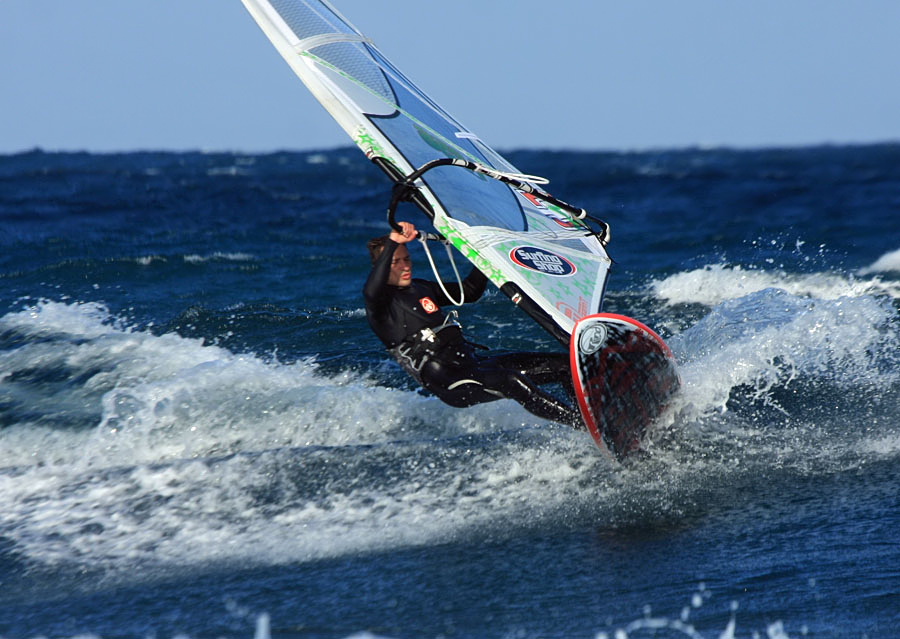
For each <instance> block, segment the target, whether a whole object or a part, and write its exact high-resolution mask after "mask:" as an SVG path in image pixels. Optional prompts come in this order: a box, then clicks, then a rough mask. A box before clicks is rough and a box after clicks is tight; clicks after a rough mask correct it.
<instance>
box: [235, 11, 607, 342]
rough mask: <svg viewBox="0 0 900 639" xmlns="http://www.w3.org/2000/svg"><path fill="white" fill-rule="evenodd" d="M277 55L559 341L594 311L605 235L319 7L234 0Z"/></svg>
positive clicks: (599, 297)
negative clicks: (516, 166)
mask: <svg viewBox="0 0 900 639" xmlns="http://www.w3.org/2000/svg"><path fill="white" fill-rule="evenodd" d="M242 2H243V3H244V5H245V6H246V8H247V9H248V11H249V12H250V14H251V15H252V16H253V18H254V19H255V20H256V22H257V23H258V24H259V26H260V27H261V28H262V30H263V31H264V32H265V34H266V35H267V36H268V38H269V40H271V41H272V43H273V44H274V45H275V47H276V48H277V49H278V51H279V52H280V53H281V55H282V57H284V59H285V60H286V61H287V63H288V64H289V65H290V67H291V68H292V69H293V70H294V72H295V73H296V74H297V76H299V78H300V79H301V80H302V81H303V83H304V84H305V85H306V86H307V87H308V88H309V90H310V91H311V92H312V94H313V95H314V96H315V97H316V98H317V99H318V100H319V102H321V104H322V105H323V106H324V107H325V108H326V109H327V110H328V111H329V113H331V115H332V116H333V117H334V119H335V120H336V121H337V122H338V123H339V124H340V125H341V127H343V129H344V130H345V131H346V132H347V134H348V135H349V136H350V138H351V139H352V140H353V141H354V142H355V143H356V144H357V145H358V146H359V148H360V149H361V150H362V151H363V152H364V153H365V154H366V156H367V157H368V158H369V159H371V160H373V161H374V162H375V163H376V164H377V165H378V166H379V167H380V168H381V169H382V170H384V171H385V172H386V173H387V174H388V176H389V177H390V178H391V179H392V180H394V182H395V183H397V184H399V185H400V187H401V188H400V189H399V190H395V194H396V195H397V197H395V201H394V202H393V204H394V205H395V204H396V200H398V199H400V198H401V197H405V198H408V199H411V200H412V201H413V202H414V203H415V204H417V205H418V206H419V208H420V209H421V210H422V211H423V212H425V213H426V214H427V215H428V217H429V218H430V219H431V221H432V224H433V226H434V228H435V229H436V230H437V231H438V233H440V234H441V235H442V236H443V237H444V238H446V239H447V240H448V241H449V242H450V243H451V244H452V245H453V246H454V247H455V248H456V249H458V250H459V251H460V252H461V253H462V254H463V255H464V256H465V257H466V258H467V259H468V260H470V261H471V262H472V263H473V264H474V265H475V266H477V267H478V268H479V269H480V270H481V271H482V272H483V273H484V274H485V275H487V277H488V278H489V279H490V280H491V281H492V282H493V283H494V284H495V285H496V286H497V287H499V288H500V289H501V290H502V291H503V292H504V293H506V295H508V296H509V297H510V299H511V300H512V301H513V302H514V303H515V304H517V305H518V306H519V307H520V308H522V309H523V310H524V311H525V312H527V313H528V314H529V315H530V316H531V317H533V318H534V319H535V320H536V321H537V322H538V323H539V324H540V325H541V326H543V327H544V328H545V329H546V330H548V331H549V332H550V333H551V334H552V335H554V336H555V337H556V338H557V339H558V340H559V341H560V342H561V343H563V344H566V345H567V344H568V343H569V340H570V336H571V333H572V330H573V328H574V326H575V323H576V322H577V321H578V320H579V319H580V318H582V317H584V316H586V315H590V314H592V313H597V312H598V311H600V307H601V305H602V301H603V293H604V289H605V286H606V281H607V277H608V274H609V266H610V259H609V256H608V255H607V253H606V250H605V248H604V242H605V240H606V239H607V237H608V236H607V233H608V228H607V227H605V225H603V224H602V223H601V228H600V230H599V231H598V230H596V229H594V228H592V227H591V226H590V225H589V224H588V223H586V222H585V220H584V219H583V218H579V216H580V215H583V214H584V212H583V211H581V210H580V209H577V208H575V207H571V206H569V205H567V204H566V203H565V202H562V201H560V200H558V199H555V198H553V197H552V196H550V195H549V193H547V192H546V191H545V190H543V189H542V188H541V186H540V183H539V181H538V180H536V179H535V178H533V177H532V176H527V175H522V174H520V173H519V172H518V170H517V169H516V168H515V167H514V166H512V165H511V164H510V163H509V162H508V161H507V160H505V159H504V158H503V157H502V156H501V155H500V154H498V153H497V152H495V151H494V150H493V149H491V148H490V147H489V146H488V145H487V144H485V143H484V142H483V141H482V140H481V139H480V138H479V137H478V136H477V135H475V134H474V133H473V132H472V131H470V130H469V129H467V128H465V127H464V126H463V125H462V124H460V123H459V122H457V121H456V120H455V119H454V118H453V117H452V116H450V115H449V114H448V113H447V112H446V111H444V110H443V109H442V108H441V107H440V106H438V104H437V103H436V102H435V101H434V100H432V99H431V98H429V97H428V96H427V95H425V93H423V92H422V91H421V90H420V89H419V88H418V87H416V85H415V84H413V83H412V82H411V81H410V80H409V79H408V78H406V77H405V76H404V75H403V74H402V73H401V72H400V71H399V70H397V68H396V67H394V65H392V64H391V63H390V62H389V61H388V60H387V59H386V58H385V57H384V56H383V55H382V54H381V52H380V51H379V50H378V49H377V48H376V46H375V45H374V44H373V43H372V42H371V41H370V40H369V39H367V38H366V37H365V36H364V35H363V34H362V33H360V32H359V31H358V30H357V29H356V28H355V27H353V26H352V25H351V24H350V23H349V22H348V21H347V20H346V19H344V18H343V16H341V14H340V13H339V12H338V11H337V9H335V8H334V7H333V6H332V5H331V4H330V3H328V2H324V1H318V0H242Z"/></svg>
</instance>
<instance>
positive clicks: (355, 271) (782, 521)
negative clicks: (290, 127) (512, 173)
mask: <svg viewBox="0 0 900 639" xmlns="http://www.w3.org/2000/svg"><path fill="white" fill-rule="evenodd" d="M508 155H509V157H510V158H511V160H512V161H513V162H514V163H515V164H516V165H517V166H518V167H519V168H520V169H522V170H524V171H527V172H528V173H533V174H541V175H545V176H546V177H548V178H550V179H551V184H550V187H551V191H552V192H553V193H554V194H555V195H557V196H558V197H561V198H563V199H564V200H567V201H570V202H573V203H578V204H581V205H583V206H585V207H587V208H588V209H589V210H591V211H592V212H593V213H595V214H596V215H598V216H600V217H603V218H604V219H606V220H607V221H608V222H609V223H610V224H611V226H612V233H613V235H612V238H613V239H612V243H611V244H610V252H611V255H612V256H613V258H614V259H615V268H614V271H613V274H612V277H611V279H610V285H609V292H608V296H607V300H606V308H605V310H607V311H610V312H616V313H623V314H626V315H630V316H633V317H635V318H637V319H640V320H641V321H643V322H645V323H647V324H649V325H650V326H652V327H653V328H655V329H656V330H657V331H658V332H660V333H661V334H662V335H663V336H664V338H665V339H666V340H667V341H668V343H669V345H670V346H671V347H672V349H673V351H674V353H675V355H676V358H677V360H678V363H679V367H680V371H681V375H682V379H683V382H684V390H683V393H682V395H681V396H680V397H679V399H678V402H677V405H676V406H675V407H674V409H673V412H672V414H671V415H669V416H668V417H667V418H666V419H665V421H664V422H663V423H660V424H659V425H657V427H656V428H655V430H654V432H653V433H652V437H651V440H650V442H649V449H650V451H651V453H652V455H651V456H650V458H649V459H646V460H642V461H640V462H638V463H633V464H627V465H624V466H623V465H618V464H616V463H614V462H612V461H610V460H609V459H608V458H606V457H604V456H603V455H602V454H600V451H599V450H598V449H597V448H596V447H595V446H594V444H593V443H592V441H591V439H590V436H589V435H587V434H584V433H581V432H574V431H572V430H569V429H567V428H566V427H564V426H561V425H558V424H550V423H546V422H543V421H541V420H539V419H536V418H534V417H533V416H531V415H529V414H528V413H526V412H525V411H523V410H522V409H521V408H520V407H519V406H518V405H517V404H514V403H512V402H507V401H502V402H496V403H493V404H488V405H482V406H478V407H474V408H470V409H462V410H461V409H454V408H450V407H448V406H445V405H443V404H441V403H440V402H438V401H437V400H435V399H434V398H433V397H429V396H427V395H424V394H422V393H421V392H419V391H418V390H417V389H416V388H415V386H414V385H413V384H412V383H411V382H410V381H409V380H408V379H406V378H405V377H404V375H403V373H402V372H401V371H400V370H399V368H398V367H397V366H396V365H395V364H393V363H392V362H391V361H390V360H389V359H388V358H387V357H386V355H385V353H384V352H383V350H382V349H381V347H380V345H379V343H378V342H377V340H376V339H375V337H374V336H373V335H372V334H371V333H370V332H369V330H368V328H367V325H366V320H365V315H364V312H363V309H362V302H361V298H360V288H361V285H362V282H363V280H364V278H365V276H366V274H367V271H368V260H367V256H366V254H365V248H364V245H365V241H366V240H367V239H368V238H369V237H371V236H374V235H379V234H382V233H383V232H385V229H386V227H385V222H384V219H383V215H384V210H385V207H386V204H387V198H388V195H389V189H388V185H387V183H386V180H385V179H384V177H383V176H382V175H381V174H380V172H379V171H378V170H377V169H376V168H375V167H373V166H371V165H370V164H368V163H367V162H366V160H365V159H363V158H362V157H361V155H360V154H359V153H358V152H357V151H356V150H355V149H341V150H334V151H325V152H316V153H291V152H283V153H274V154H266V155H245V154H230V153H221V154H204V153H161V152H160V153H154V152H147V153H128V154H104V155H98V154H88V153H44V152H40V151H34V152H29V153H22V154H16V155H5V156H0V637H4V638H6V639H18V638H28V637H39V636H42V637H51V638H57V637H85V636H92V637H104V638H118V637H123V638H124V637H138V638H144V637H157V638H160V639H162V638H169V637H195V638H206V637H209V638H213V637H234V638H239V637H257V638H258V639H267V638H268V637H296V638H307V637H309V638H326V637H327V638H343V637H373V636H378V637H387V638H396V639H405V638H419V637H448V638H449V637H461V638H483V637H498V638H518V637H523V638H524V637H566V638H568V637H585V638H594V637H597V638H605V637H615V638H616V639H625V638H626V637H683V636H689V637H704V638H712V637H723V638H725V639H731V638H733V637H762V636H767V637H871V638H875V637H900V490H898V481H900V317H898V310H900V146H898V145H896V144H884V145H869V146H846V147H814V148H792V149H791V148H789V149H768V150H753V151H738V150H727V149H713V150H680V151H657V152H640V153H613V152H607V153H599V152H598V153H588V152H577V153H576V152H549V151H540V150H535V151H518V152H513V153H509V154H508ZM404 215H405V217H408V218H410V219H411V220H412V221H414V222H416V223H417V224H419V225H420V226H424V225H425V221H424V220H423V219H422V218H421V216H420V215H419V214H418V213H416V212H414V211H412V210H411V209H409V210H407V211H405V212H404ZM413 256H414V260H415V261H416V269H417V274H418V275H419V276H428V273H427V270H428V267H427V265H426V264H425V260H424V259H423V255H422V252H421V249H414V251H413ZM441 268H442V269H444V270H445V271H446V269H447V265H446V263H443V264H442V266H441ZM462 320H463V323H464V325H465V327H466V330H467V332H468V333H469V334H470V336H471V338H472V339H473V340H474V341H477V342H479V343H482V344H487V345H489V346H491V347H492V348H497V349H518V348H528V349H534V348H537V349H553V348H556V347H557V346H556V344H555V343H554V342H553V340H552V339H551V338H550V337H549V336H547V335H546V334H545V333H543V332H542V331H541V330H540V329H539V328H537V327H536V326H534V325H533V324H532V323H531V322H530V321H529V320H528V318H527V317H525V316H524V315H523V314H521V313H519V312H518V311H515V310H514V309H513V308H512V307H511V305H510V304H509V302H508V300H507V299H506V298H505V296H503V295H502V294H499V293H498V292H496V291H494V292H489V293H488V294H487V296H486V297H485V298H484V299H483V300H481V301H479V302H478V303H477V304H475V305H472V306H470V307H468V308H466V309H464V310H463V312H462Z"/></svg>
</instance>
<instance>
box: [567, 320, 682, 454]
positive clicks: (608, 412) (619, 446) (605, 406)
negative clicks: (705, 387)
mask: <svg viewBox="0 0 900 639" xmlns="http://www.w3.org/2000/svg"><path fill="white" fill-rule="evenodd" d="M569 361H570V364H571V367H572V382H573V385H574V387H575V395H576V396H577V398H578V408H579V409H580V410H581V416H582V418H583V419H584V423H585V425H586V426H587V429H588V431H589V432H590V433H591V436H592V437H593V438H594V441H595V442H596V443H597V446H599V447H600V448H601V449H603V450H606V451H609V452H610V453H611V454H612V456H614V457H615V458H616V459H618V460H622V459H624V458H626V457H628V456H630V455H634V454H635V453H638V452H639V451H641V448H642V443H643V442H644V438H645V436H646V434H647V431H648V429H649V428H650V427H651V426H652V424H653V423H654V421H655V420H657V419H658V418H659V417H660V415H661V414H662V413H663V412H664V411H665V409H666V407H667V406H668V404H669V401H670V400H671V399H672V397H673V395H674V394H675V393H676V392H677V390H678V388H679V387H680V385H681V382H680V379H679V377H678V370H677V368H676V366H675V358H674V357H673V355H672V351H671V350H669V347H668V346H667V345H666V343H665V342H664V341H663V340H662V338H660V336H659V335H657V334H656V333H655V332H654V331H653V330H651V329H650V328H648V327H647V326H645V325H644V324H642V323H641V322H639V321H637V320H635V319H632V318H630V317H626V316H624V315H615V314H611V313H597V314H594V315H588V316H587V317H583V318H581V319H580V320H578V322H577V324H576V325H575V330H574V331H573V333H572V340H571V342H570V344H569Z"/></svg>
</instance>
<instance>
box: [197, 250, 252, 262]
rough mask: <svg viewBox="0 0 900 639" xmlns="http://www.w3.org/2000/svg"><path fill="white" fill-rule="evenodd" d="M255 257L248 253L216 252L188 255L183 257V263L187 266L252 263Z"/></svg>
mask: <svg viewBox="0 0 900 639" xmlns="http://www.w3.org/2000/svg"><path fill="white" fill-rule="evenodd" d="M254 260H256V256H254V255H251V254H249V253H223V252H220V251H216V252H215V253H211V254H209V255H197V254H190V255H185V256H184V261H185V262H187V263H189V264H202V263H203V262H217V261H221V262H252V261H254Z"/></svg>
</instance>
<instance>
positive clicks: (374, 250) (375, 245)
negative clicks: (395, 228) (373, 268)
mask: <svg viewBox="0 0 900 639" xmlns="http://www.w3.org/2000/svg"><path fill="white" fill-rule="evenodd" d="M387 240H388V236H387V235H382V236H381V237H373V238H372V239H371V240H369V241H368V242H366V248H367V249H369V259H371V260H372V264H375V262H376V261H378V256H379V255H381V252H382V251H383V250H384V243H385V242H387Z"/></svg>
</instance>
